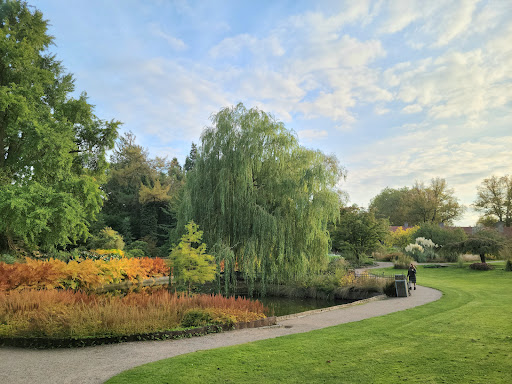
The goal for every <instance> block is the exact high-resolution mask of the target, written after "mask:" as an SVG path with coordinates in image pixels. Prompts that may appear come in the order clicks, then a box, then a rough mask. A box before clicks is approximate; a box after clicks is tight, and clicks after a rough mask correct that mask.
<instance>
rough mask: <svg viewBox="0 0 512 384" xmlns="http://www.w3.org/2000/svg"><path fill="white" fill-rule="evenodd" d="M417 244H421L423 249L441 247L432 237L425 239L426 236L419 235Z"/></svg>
mask: <svg viewBox="0 0 512 384" xmlns="http://www.w3.org/2000/svg"><path fill="white" fill-rule="evenodd" d="M416 244H419V245H421V246H422V247H423V249H425V248H437V247H439V245H437V244H436V243H434V242H433V241H432V240H430V239H425V238H424V237H417V238H416Z"/></svg>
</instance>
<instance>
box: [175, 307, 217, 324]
mask: <svg viewBox="0 0 512 384" xmlns="http://www.w3.org/2000/svg"><path fill="white" fill-rule="evenodd" d="M212 320H213V318H212V315H210V314H209V313H208V312H207V311H205V310H204V309H191V310H189V311H187V312H185V314H184V315H183V319H182V320H181V326H182V327H185V328H190V327H202V326H204V325H206V324H210V323H211V322H212Z"/></svg>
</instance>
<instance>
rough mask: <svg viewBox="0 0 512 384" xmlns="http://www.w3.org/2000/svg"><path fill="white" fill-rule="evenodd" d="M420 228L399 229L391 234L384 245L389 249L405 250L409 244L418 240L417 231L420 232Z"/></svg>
mask: <svg viewBox="0 0 512 384" xmlns="http://www.w3.org/2000/svg"><path fill="white" fill-rule="evenodd" d="M418 228H419V227H418V226H415V227H412V228H407V229H403V228H402V227H398V228H397V229H396V231H394V232H390V234H389V236H388V237H387V238H386V240H385V241H384V244H385V245H386V246H388V247H397V248H399V249H404V248H405V247H406V246H407V244H410V243H412V242H413V241H414V239H415V238H416V236H415V235H416V231H417V230H418Z"/></svg>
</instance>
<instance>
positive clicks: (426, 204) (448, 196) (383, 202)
mask: <svg viewBox="0 0 512 384" xmlns="http://www.w3.org/2000/svg"><path fill="white" fill-rule="evenodd" d="M370 209H371V210H373V211H374V213H375V217H377V218H389V220H390V223H391V224H392V225H404V223H408V224H409V225H417V224H421V223H436V224H437V223H444V224H451V223H453V221H454V220H456V219H457V218H459V217H460V216H461V215H462V214H463V213H464V206H462V205H460V204H459V202H458V199H457V198H456V197H455V196H454V191H453V189H450V188H448V185H447V183H446V180H445V179H441V178H435V179H432V180H431V181H430V184H429V185H425V184H424V183H423V182H416V183H415V184H414V185H413V186H412V188H407V187H404V188H401V189H392V188H385V189H384V190H382V191H381V193H380V194H378V195H377V196H375V197H374V198H373V199H372V201H371V203H370Z"/></svg>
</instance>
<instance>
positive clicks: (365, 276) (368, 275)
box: [354, 271, 395, 280]
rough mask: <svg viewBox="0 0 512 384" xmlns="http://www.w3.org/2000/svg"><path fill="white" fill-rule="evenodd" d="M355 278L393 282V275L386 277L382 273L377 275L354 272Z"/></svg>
mask: <svg viewBox="0 0 512 384" xmlns="http://www.w3.org/2000/svg"><path fill="white" fill-rule="evenodd" d="M354 274H355V277H357V278H360V279H386V280H395V275H394V274H393V275H386V274H385V273H384V272H382V273H378V272H372V273H370V272H368V271H364V272H359V271H354Z"/></svg>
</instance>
